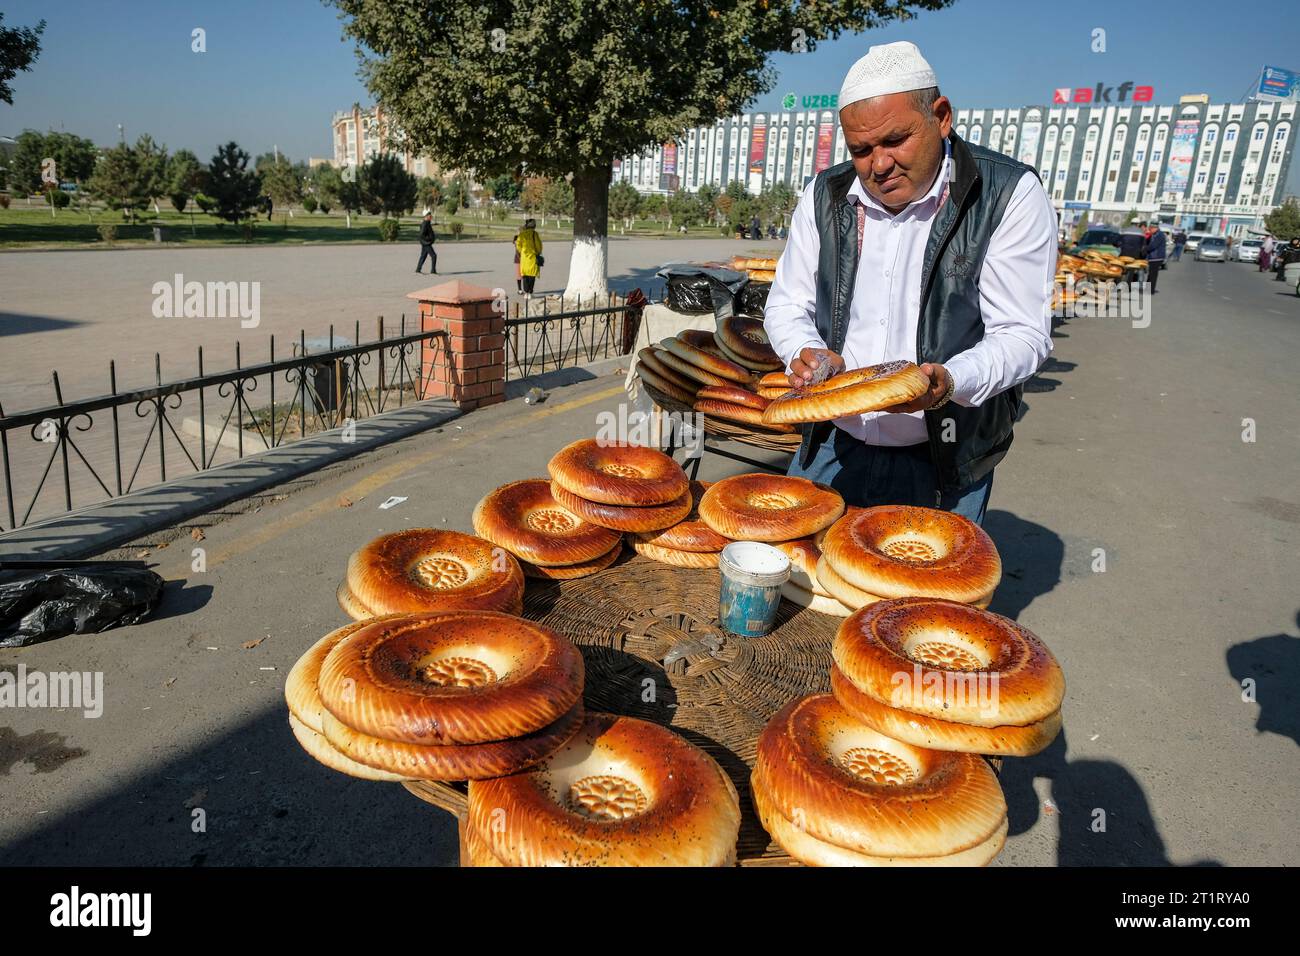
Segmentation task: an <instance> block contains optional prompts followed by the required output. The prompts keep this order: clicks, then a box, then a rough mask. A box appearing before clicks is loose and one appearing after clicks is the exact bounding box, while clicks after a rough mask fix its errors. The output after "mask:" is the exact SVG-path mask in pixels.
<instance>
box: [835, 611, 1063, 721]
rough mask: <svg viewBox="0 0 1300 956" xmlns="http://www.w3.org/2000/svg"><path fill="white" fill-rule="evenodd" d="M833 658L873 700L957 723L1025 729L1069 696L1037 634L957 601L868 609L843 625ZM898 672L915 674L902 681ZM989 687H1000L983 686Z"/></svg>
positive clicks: (1059, 674)
mask: <svg viewBox="0 0 1300 956" xmlns="http://www.w3.org/2000/svg"><path fill="white" fill-rule="evenodd" d="M831 656H832V657H833V658H834V660H835V666H836V667H838V668H839V669H840V672H841V673H842V674H843V675H844V676H845V677H846V678H847V679H848V680H849V681H850V682H851V683H852V684H853V686H854V687H856V688H857V689H858V690H860V691H862V693H864V694H866V695H867V696H868V697H871V698H872V699H873V700H876V701H879V702H881V703H885V704H888V705H889V706H891V707H893V708H895V709H896V710H906V711H910V712H911V713H914V714H920V715H922V716H924V717H934V718H937V719H939V720H945V721H950V722H953V723H962V724H973V725H975V726H977V727H1002V726H1012V727H1024V726H1025V725H1027V724H1034V723H1038V722H1040V721H1043V720H1046V719H1048V718H1049V717H1051V715H1052V714H1054V713H1056V712H1057V711H1059V710H1060V709H1061V701H1062V699H1064V697H1065V677H1064V675H1063V674H1062V673H1061V666H1060V665H1059V664H1058V663H1057V662H1056V658H1055V657H1053V656H1052V652H1051V651H1049V650H1048V649H1047V647H1046V645H1044V644H1043V642H1042V641H1040V640H1039V639H1038V638H1037V637H1035V636H1034V635H1033V633H1031V632H1030V631H1029V630H1027V629H1026V628H1023V627H1021V626H1020V625H1019V624H1017V623H1016V622H1015V621H1012V620H1009V619H1007V618H1005V617H1002V615H1000V614H994V613H992V612H991V611H982V610H980V609H979V608H976V607H971V606H970V605H968V604H959V603H958V602H956V601H942V600H936V599H933V598H900V599H897V600H892V601H880V602H878V603H876V604H873V605H871V606H869V607H865V608H863V609H862V610H860V611H858V612H856V613H855V614H853V615H852V616H850V617H849V618H847V619H846V620H845V621H844V623H843V624H841V625H840V629H839V631H838V632H837V633H836V635H835V641H834V643H833V644H832V645H831ZM953 673H959V674H960V675H961V677H962V679H961V680H960V681H955V680H952V679H950V678H951V676H952V674H953ZM898 674H903V675H905V676H906V675H915V677H911V678H909V679H908V680H907V681H905V682H902V683H900V682H899V681H898V679H897V677H896V675H898ZM936 685H937V687H936ZM984 687H989V688H993V689H994V692H988V693H986V692H982V691H981V692H975V691H980V689H981V688H984ZM990 698H991V699H990Z"/></svg>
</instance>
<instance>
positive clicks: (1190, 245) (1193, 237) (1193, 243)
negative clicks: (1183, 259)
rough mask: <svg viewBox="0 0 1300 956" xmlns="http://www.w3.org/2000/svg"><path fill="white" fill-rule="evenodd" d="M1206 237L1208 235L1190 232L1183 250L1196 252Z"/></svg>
mask: <svg viewBox="0 0 1300 956" xmlns="http://www.w3.org/2000/svg"><path fill="white" fill-rule="evenodd" d="M1205 237H1206V233H1203V232H1189V233H1188V234H1187V244H1186V245H1185V246H1183V248H1184V249H1186V250H1187V251H1188V252H1195V251H1196V249H1197V247H1198V246H1200V244H1201V240H1202V239H1204V238H1205Z"/></svg>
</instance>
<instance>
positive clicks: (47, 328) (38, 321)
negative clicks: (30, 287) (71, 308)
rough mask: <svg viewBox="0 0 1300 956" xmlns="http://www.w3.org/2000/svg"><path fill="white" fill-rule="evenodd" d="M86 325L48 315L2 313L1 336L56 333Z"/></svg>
mask: <svg viewBox="0 0 1300 956" xmlns="http://www.w3.org/2000/svg"><path fill="white" fill-rule="evenodd" d="M84 324H85V323H84V322H78V321H77V320H75V319H56V318H52V317H51V316H48V315H22V314H19V313H16V312H0V336H6V335H29V334H31V333H33V332H54V331H56V330H58V329H70V328H73V327H74V326H78V325H84Z"/></svg>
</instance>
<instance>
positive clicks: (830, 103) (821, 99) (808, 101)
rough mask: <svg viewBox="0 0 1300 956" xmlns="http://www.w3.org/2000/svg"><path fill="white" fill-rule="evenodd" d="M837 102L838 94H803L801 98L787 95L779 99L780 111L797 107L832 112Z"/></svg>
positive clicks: (790, 94) (791, 94)
mask: <svg viewBox="0 0 1300 956" xmlns="http://www.w3.org/2000/svg"><path fill="white" fill-rule="evenodd" d="M839 100H840V94H838V93H805V94H804V95H803V96H802V97H798V96H795V95H794V94H793V93H787V94H785V96H783V97H782V98H781V109H783V110H792V109H794V108H795V107H796V105H797V106H798V108H799V109H802V110H833V109H835V108H836V104H837V103H839Z"/></svg>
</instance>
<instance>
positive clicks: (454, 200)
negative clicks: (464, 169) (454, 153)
mask: <svg viewBox="0 0 1300 956" xmlns="http://www.w3.org/2000/svg"><path fill="white" fill-rule="evenodd" d="M469 201H470V191H469V183H468V182H467V181H466V180H465V177H464V176H463V175H461V174H459V173H457V174H456V175H455V176H453V177H451V179H450V180H449V181H448V182H447V185H446V186H445V187H444V188H443V190H442V203H441V205H442V208H443V210H444V211H445V212H446V213H447V215H449V216H454V215H456V213H458V212H459V211H460V210H462V209H467V208H468V207H469Z"/></svg>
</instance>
